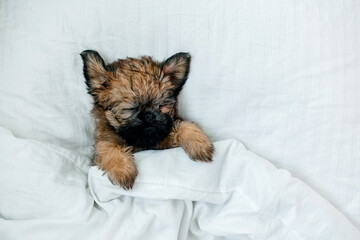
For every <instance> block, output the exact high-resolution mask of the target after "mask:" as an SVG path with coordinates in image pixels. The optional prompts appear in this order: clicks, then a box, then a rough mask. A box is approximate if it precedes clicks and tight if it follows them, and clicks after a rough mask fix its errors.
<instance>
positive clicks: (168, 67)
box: [163, 52, 191, 95]
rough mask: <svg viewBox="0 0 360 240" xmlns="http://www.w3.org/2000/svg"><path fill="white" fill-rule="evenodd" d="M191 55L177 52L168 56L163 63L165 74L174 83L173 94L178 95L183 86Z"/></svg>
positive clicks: (187, 73)
mask: <svg viewBox="0 0 360 240" xmlns="http://www.w3.org/2000/svg"><path fill="white" fill-rule="evenodd" d="M190 61H191V56H190V54H188V53H183V52H180V53H177V54H175V55H173V56H171V57H169V58H168V59H167V60H166V61H165V62H164V63H163V64H164V65H163V71H164V73H165V75H167V76H170V81H172V83H173V84H174V94H175V95H178V94H179V93H180V91H181V89H182V87H183V86H184V84H185V82H186V80H187V78H188V75H189V71H190Z"/></svg>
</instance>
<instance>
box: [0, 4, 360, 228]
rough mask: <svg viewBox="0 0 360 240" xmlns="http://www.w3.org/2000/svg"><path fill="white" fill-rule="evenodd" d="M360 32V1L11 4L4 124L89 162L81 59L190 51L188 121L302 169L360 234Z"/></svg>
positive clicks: (297, 171)
mask: <svg viewBox="0 0 360 240" xmlns="http://www.w3.org/2000/svg"><path fill="white" fill-rule="evenodd" d="M359 25H360V2H359V1H326V0H323V1H321V0H320V1H312V0H305V1H282V0H274V1H267V0H254V1H226V2H224V1H220V0H219V1H205V0H204V1H190V0H185V1H155V2H153V1H145V0H143V1H131V2H129V1H111V0H105V1H101V2H100V1H85V0H79V1H71V0H64V1H56V2H52V1H46V0H33V1H18V0H3V1H1V3H0V126H1V127H3V128H5V129H8V130H10V131H11V132H12V133H13V134H14V135H15V136H16V137H18V138H22V139H30V140H33V141H38V142H42V143H46V144H48V143H49V144H53V145H55V146H58V147H60V148H61V149H67V150H68V151H71V152H74V153H76V156H77V157H76V159H77V161H79V162H81V163H82V164H83V165H86V164H88V162H89V159H90V156H91V153H92V144H93V138H92V137H93V123H92V121H91V118H90V116H89V111H90V109H91V99H90V97H89V96H88V95H87V94H86V91H85V84H84V82H83V81H84V80H83V76H82V73H81V64H82V63H81V59H80V57H79V55H78V54H79V53H80V52H81V51H82V50H84V49H88V48H92V49H96V50H98V51H99V52H101V53H102V55H103V56H104V58H105V59H106V60H108V61H112V60H114V59H116V58H118V57H120V58H121V57H125V56H139V55H142V54H149V55H153V56H154V57H155V58H157V59H163V58H165V57H168V56H170V55H171V54H173V53H175V52H178V51H189V52H190V53H191V54H192V55H193V62H192V65H191V67H192V70H191V73H190V77H189V80H188V82H187V84H186V85H185V88H184V90H183V92H182V95H181V96H180V105H179V107H180V113H181V114H182V115H183V116H184V117H185V118H188V119H190V120H194V121H196V122H198V123H199V125H200V126H201V127H202V128H203V129H204V130H205V132H206V133H207V134H209V135H210V137H211V139H212V140H213V141H218V140H223V139H230V138H234V139H238V140H241V142H243V143H244V144H245V145H246V146H247V147H249V149H250V150H251V151H254V152H256V153H258V154H259V155H261V156H263V157H265V158H266V159H268V160H270V161H271V162H272V163H273V164H275V165H276V166H278V167H281V168H285V169H287V170H289V171H291V173H292V174H294V175H295V176H296V177H298V178H300V179H302V180H303V181H304V182H306V183H307V184H308V185H309V186H310V187H312V188H313V189H314V190H315V191H316V192H318V193H319V194H320V195H321V196H323V197H324V198H326V199H327V200H328V201H329V202H331V203H332V204H333V205H334V206H335V207H336V208H337V209H339V210H340V211H341V212H342V213H344V214H345V215H346V216H347V217H348V218H349V219H350V220H351V222H352V223H353V224H354V225H355V226H357V227H360V204H359V202H360V174H359V172H360V161H359V159H360V138H359V136H360V124H359V122H360V110H359V109H360V98H359V92H360V81H359V80H358V79H359V78H358V76H360V57H359V56H360V38H359V36H360V28H359V27H358V26H359ZM78 156H80V157H78ZM72 157H73V156H72ZM33 158H34V156H28V161H29V164H30V162H32V159H33ZM70 158H71V157H70ZM0 161H1V162H0V164H2V161H4V160H3V159H0ZM48 161H55V162H56V159H55V160H53V159H48ZM58 161H60V162H63V160H62V159H61V160H58ZM13 164H14V165H13V166H12V167H17V166H18V165H17V163H16V162H14V163H13ZM54 164H55V165H57V164H58V163H54ZM19 167H21V166H19ZM63 167H64V168H65V166H63ZM19 179H20V178H19ZM18 181H20V180H18ZM24 181H25V180H24ZM59 181H60V180H59ZM19 184H20V182H19ZM31 184H38V183H36V182H33V183H31ZM1 194H4V193H3V192H1ZM7 194H10V195H12V196H13V198H15V199H16V196H17V195H16V194H17V193H13V192H10V193H7ZM29 198H30V199H31V200H33V199H34V198H35V199H37V197H36V196H35V197H34V196H29ZM31 206H32V205H31ZM31 210H33V211H35V210H36V208H35V207H33V208H32V209H29V210H28V211H31ZM2 211H5V210H2V209H1V210H0V213H1V214H2V215H1V216H3V214H4V213H3V212H2ZM25 212H26V211H25Z"/></svg>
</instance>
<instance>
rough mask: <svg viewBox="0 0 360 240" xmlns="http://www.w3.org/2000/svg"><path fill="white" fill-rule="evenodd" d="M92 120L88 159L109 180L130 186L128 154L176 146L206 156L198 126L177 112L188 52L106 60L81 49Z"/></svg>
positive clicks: (132, 174)
mask: <svg viewBox="0 0 360 240" xmlns="http://www.w3.org/2000/svg"><path fill="white" fill-rule="evenodd" d="M81 57H82V59H83V62H84V69H83V70H84V76H85V80H86V85H87V89H88V93H89V94H90V95H91V96H92V97H93V99H94V107H93V110H92V114H93V116H94V117H95V120H96V144H95V155H94V162H95V164H97V165H98V167H99V168H100V169H102V170H103V171H105V172H106V173H107V175H108V177H109V179H110V181H111V182H112V183H114V184H118V185H120V186H121V187H123V188H124V189H131V188H132V187H133V185H134V182H135V179H136V177H137V175H138V171H137V169H136V165H135V162H134V156H133V153H134V152H136V151H139V150H144V149H166V148H173V147H179V146H180V147H182V148H183V149H184V150H185V152H186V153H187V154H188V155H189V157H190V158H191V159H192V160H195V161H205V162H210V161H212V156H213V153H214V147H213V145H212V143H211V142H210V140H209V138H208V137H207V136H206V135H205V134H204V133H203V132H202V131H201V130H200V128H199V127H198V126H197V125H196V124H194V123H192V122H188V121H184V120H182V119H181V118H180V117H179V116H178V115H177V110H176V101H177V97H178V95H179V93H180V91H181V89H182V87H183V86H184V84H185V82H186V80H187V78H188V74H189V70H190V60H191V57H190V55H189V54H188V53H177V54H175V55H173V56H172V57H170V58H168V59H167V60H165V61H164V62H157V61H154V60H153V59H152V58H151V57H147V56H144V57H142V58H140V59H135V58H127V59H120V60H117V61H115V62H113V63H111V64H108V65H106V64H105V62H104V60H103V59H102V58H101V56H100V55H99V53H98V52H96V51H93V50H86V51H84V52H82V53H81Z"/></svg>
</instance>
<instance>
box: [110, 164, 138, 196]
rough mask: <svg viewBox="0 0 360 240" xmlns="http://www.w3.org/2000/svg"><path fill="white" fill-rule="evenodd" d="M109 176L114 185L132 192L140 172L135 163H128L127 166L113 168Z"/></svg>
mask: <svg viewBox="0 0 360 240" xmlns="http://www.w3.org/2000/svg"><path fill="white" fill-rule="evenodd" d="M107 175H108V178H109V180H110V181H111V182H112V184H114V185H115V184H116V185H119V186H120V187H122V188H124V189H125V190H130V189H132V188H133V186H134V183H135V180H136V178H137V176H138V170H137V169H136V166H135V163H133V164H130V163H128V164H126V166H118V167H116V168H112V169H111V170H109V171H108V172H107Z"/></svg>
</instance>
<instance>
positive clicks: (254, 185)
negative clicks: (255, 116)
mask: <svg viewBox="0 0 360 240" xmlns="http://www.w3.org/2000/svg"><path fill="white" fill-rule="evenodd" d="M0 134H1V140H2V142H1V143H0V146H1V149H0V150H1V151H0V152H1V155H2V156H1V157H2V159H3V161H2V164H3V167H2V168H1V170H0V180H1V181H0V182H1V183H2V184H1V185H0V190H1V192H3V193H5V194H4V195H3V196H2V197H1V198H0V207H1V210H2V217H3V219H2V220H1V222H0V223H1V224H0V234H1V237H2V238H1V239H39V240H40V239H58V238H59V237H60V236H61V239H207V240H210V239H288V240H290V239H297V240H298V239H319V240H321V239H324V240H325V239H326V240H328V239H354V240H355V239H359V238H360V232H359V230H358V229H357V228H356V227H355V226H353V225H352V224H351V223H350V221H349V220H348V219H347V218H346V217H344V216H343V215H342V214H341V213H340V212H339V211H338V210H336V209H335V208H334V207H333V206H332V205H331V204H329V203H328V202H327V201H326V200H324V199H323V198H321V197H320V196H319V195H318V194H317V193H315V192H314V191H313V190H311V189H310V188H309V187H307V186H306V185H305V184H304V183H302V182H301V181H300V180H298V179H295V178H293V177H292V176H291V174H290V173H289V172H288V171H286V170H280V169H277V168H275V167H274V166H273V165H272V164H270V163H269V162H268V161H266V160H264V159H262V158H260V157H258V156H257V155H255V154H253V153H251V152H249V151H247V150H246V149H245V147H244V146H243V145H242V144H241V143H239V142H238V141H235V140H225V141H220V142H216V143H215V148H216V149H217V152H216V154H215V156H214V163H213V164H206V163H197V162H193V161H190V160H189V158H188V157H187V155H186V154H185V152H184V151H183V150H182V149H181V148H174V149H169V150H163V151H143V152H139V153H136V154H135V158H136V163H137V165H138V167H139V173H140V175H139V177H138V179H137V182H136V185H135V187H134V189H133V190H131V191H125V190H123V189H122V188H119V187H118V186H114V185H112V184H111V182H110V181H109V180H108V178H107V177H106V175H105V176H104V174H103V172H102V171H100V170H99V169H98V168H97V167H95V166H94V167H91V168H90V170H89V169H88V168H89V167H88V166H84V165H83V164H82V161H81V156H79V155H77V154H76V153H74V152H70V151H68V150H66V149H62V148H60V147H58V146H56V145H55V146H53V145H50V144H44V143H40V142H37V141H35V140H24V139H19V138H16V137H15V136H13V135H12V134H11V133H10V132H9V131H7V130H4V129H2V130H1V132H0ZM5 144H6V145H7V146H10V147H4V146H5ZM15 153H16V154H15ZM28 156H34V158H33V159H32V161H31V162H30V161H29V158H28ZM14 164H15V165H16V166H17V167H16V171H12V169H15V168H14V167H13V165H14ZM87 172H88V174H87ZM4 183H7V184H4Z"/></svg>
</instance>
